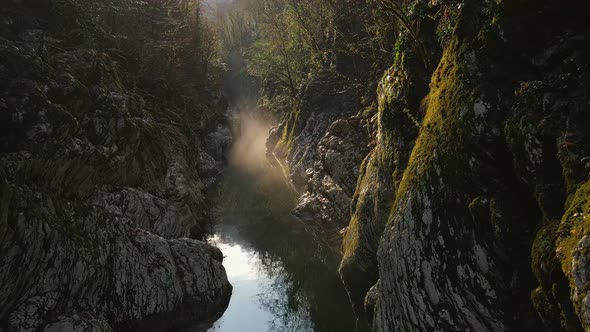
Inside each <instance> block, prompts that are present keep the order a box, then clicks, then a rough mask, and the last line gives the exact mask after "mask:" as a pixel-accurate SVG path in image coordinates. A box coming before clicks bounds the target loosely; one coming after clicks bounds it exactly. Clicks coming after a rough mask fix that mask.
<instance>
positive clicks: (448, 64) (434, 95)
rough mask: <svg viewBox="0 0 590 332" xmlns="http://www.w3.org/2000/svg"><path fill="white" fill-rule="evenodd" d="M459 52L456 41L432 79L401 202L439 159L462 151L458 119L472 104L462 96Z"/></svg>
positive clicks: (447, 50) (401, 188)
mask: <svg viewBox="0 0 590 332" xmlns="http://www.w3.org/2000/svg"><path fill="white" fill-rule="evenodd" d="M459 51H460V50H459V46H458V42H457V41H454V42H453V43H452V44H451V45H450V46H449V47H448V48H447V49H445V52H444V54H443V56H442V58H441V61H440V64H439V66H438V68H437V70H436V71H435V73H434V75H433V77H432V82H431V84H430V93H429V94H428V96H427V97H426V101H425V104H426V105H427V107H426V114H425V117H424V120H423V121H422V127H421V130H420V134H419V136H418V139H417V141H416V144H415V146H414V149H413V151H412V154H411V155H410V159H409V162H408V168H407V169H406V171H405V172H404V176H403V178H402V181H401V183H400V186H399V188H398V200H399V199H400V197H401V196H402V195H399V193H402V192H406V191H407V190H408V188H409V187H410V184H411V183H413V182H414V181H415V179H417V178H420V177H422V176H423V175H424V174H425V173H426V172H427V171H429V170H431V168H432V167H433V165H434V163H433V158H434V157H435V156H436V155H438V156H447V157H449V158H453V156H458V155H459V154H458V153H454V152H453V151H456V150H457V149H459V148H460V146H461V145H462V139H463V137H464V134H463V133H462V131H463V130H464V129H463V128H462V127H464V125H463V126H460V125H459V123H458V122H459V121H458V117H459V112H460V110H461V109H462V108H463V107H462V106H463V105H464V104H465V103H467V102H469V98H466V96H464V93H463V90H464V89H463V86H462V84H463V83H462V82H463V81H464V80H463V79H462V77H461V73H460V65H459V64H458V63H457V56H458V52H459ZM447 166H450V165H447ZM430 174H432V172H430Z"/></svg>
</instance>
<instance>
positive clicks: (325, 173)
mask: <svg viewBox="0 0 590 332" xmlns="http://www.w3.org/2000/svg"><path fill="white" fill-rule="evenodd" d="M358 90H359V89H358V87H357V86H355V84H354V82H352V81H351V80H348V79H347V78H345V77H342V76H339V75H336V74H333V73H330V72H325V73H321V74H319V75H318V77H316V78H314V79H312V81H311V82H309V83H308V85H307V86H306V88H305V90H304V92H303V94H302V97H301V103H300V104H299V105H298V108H297V111H295V112H294V113H290V114H289V118H288V119H286V120H285V121H284V122H282V123H281V124H280V126H279V127H277V128H275V129H273V130H272V131H271V137H270V138H269V140H268V142H267V148H268V151H269V154H270V155H271V158H272V159H273V160H274V161H276V162H278V164H280V165H281V167H283V169H284V170H285V173H286V175H287V178H288V180H289V182H290V183H291V186H292V187H293V189H294V190H295V191H296V192H298V193H299V194H300V198H299V200H298V202H297V206H296V207H295V209H294V211H293V213H294V215H295V216H296V217H298V218H299V219H300V220H302V221H303V222H304V223H305V224H306V227H307V228H308V229H309V230H310V231H311V232H312V233H313V234H314V235H316V236H317V237H318V239H320V240H321V241H325V242H326V243H327V244H328V245H330V246H331V247H333V248H335V250H338V248H339V246H340V244H341V242H342V235H341V231H342V230H343V229H344V228H345V227H346V225H347V224H348V218H349V207H348V206H349V205H350V201H351V198H352V196H353V193H354V188H355V186H356V180H357V178H358V169H359V165H360V163H361V162H362V159H363V158H364V156H365V154H366V153H367V152H368V145H369V133H370V129H369V128H370V127H371V117H372V116H373V114H372V112H371V110H370V109H369V110H365V111H364V112H359V109H360V106H361V104H360V97H359V95H358Z"/></svg>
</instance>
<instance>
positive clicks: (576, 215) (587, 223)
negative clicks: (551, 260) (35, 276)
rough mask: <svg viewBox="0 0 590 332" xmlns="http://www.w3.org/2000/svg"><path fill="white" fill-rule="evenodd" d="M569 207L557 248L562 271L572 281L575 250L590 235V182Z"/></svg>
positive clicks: (571, 200) (571, 199)
mask: <svg viewBox="0 0 590 332" xmlns="http://www.w3.org/2000/svg"><path fill="white" fill-rule="evenodd" d="M567 206H568V208H567V210H566V212H565V214H564V216H563V219H562V220H561V224H560V226H559V231H558V232H559V239H558V241H557V246H558V251H559V253H560V257H559V258H560V261H561V266H562V269H563V271H564V273H565V274H566V276H568V277H569V278H570V280H571V267H572V259H573V257H572V255H573V251H574V248H575V246H576V245H577V244H578V242H579V241H580V240H581V239H582V237H584V236H588V235H590V181H588V182H586V183H585V184H583V185H581V186H580V188H579V189H578V190H577V191H576V193H575V194H573V195H572V196H571V197H570V198H569V199H568V204H567Z"/></svg>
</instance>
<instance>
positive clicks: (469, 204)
mask: <svg viewBox="0 0 590 332" xmlns="http://www.w3.org/2000/svg"><path fill="white" fill-rule="evenodd" d="M407 6H408V7H407V11H406V12H407V17H406V19H407V20H409V22H413V23H414V24H413V25H409V27H410V28H411V27H413V26H417V27H420V30H419V31H412V33H409V32H408V30H407V29H406V28H408V27H406V28H404V29H403V31H402V33H401V34H400V36H399V37H398V44H397V47H396V52H397V53H396V57H395V58H396V59H395V62H394V64H393V65H392V66H391V68H390V69H388V70H387V71H386V72H385V74H384V75H383V78H382V79H381V81H380V84H379V88H378V90H377V98H376V99H377V101H378V106H377V107H376V109H377V116H376V123H375V125H374V126H371V125H369V126H367V127H365V128H368V129H369V130H370V132H368V133H367V135H366V136H364V139H365V141H363V144H358V145H357V148H356V149H345V151H352V152H351V153H350V154H347V157H342V156H341V155H340V156H339V157H338V158H340V159H341V160H345V161H346V163H348V162H351V163H354V162H355V161H358V160H361V159H362V158H360V157H359V156H357V154H361V153H363V151H364V150H363V148H364V147H363V148H361V146H366V144H365V142H371V141H373V140H374V144H369V147H370V149H371V150H370V151H369V152H368V153H367V155H366V157H365V158H364V159H363V160H364V161H363V162H362V164H360V165H358V166H356V167H359V166H360V168H359V171H358V174H359V175H358V181H357V186H356V189H355V190H354V191H352V190H349V187H348V186H347V185H346V184H343V183H339V186H340V188H341V189H342V192H339V193H344V194H346V196H347V198H349V199H335V198H333V197H338V196H337V195H335V194H333V191H331V190H330V189H331V188H333V187H335V186H333V183H334V182H336V181H334V179H335V178H338V177H337V176H335V175H334V174H337V172H336V173H334V172H333V171H330V168H329V167H328V168H326V167H325V162H324V161H325V160H326V156H327V155H328V153H327V152H326V150H323V148H322V146H324V145H323V144H321V143H320V141H323V142H325V141H326V140H329V139H330V138H329V137H330V135H329V134H327V135H326V136H324V137H323V138H316V139H311V140H310V137H318V136H321V135H315V136H314V135H311V134H310V133H311V131H310V130H308V131H305V130H299V129H295V130H293V128H298V127H297V125H299V124H297V122H296V121H291V120H289V121H286V122H284V123H283V124H282V125H281V126H280V127H279V128H278V130H277V131H275V132H274V135H275V137H274V138H272V139H271V140H270V142H278V143H277V144H276V145H275V144H270V145H271V147H275V148H274V152H275V155H277V156H278V157H279V159H281V158H282V160H283V161H286V164H288V166H289V170H290V172H289V174H290V178H291V181H292V182H293V183H294V184H295V188H298V189H299V190H300V192H302V193H303V195H302V199H301V202H300V203H301V204H300V206H298V208H297V209H296V213H298V214H299V215H302V216H304V217H305V218H306V219H309V220H315V222H316V223H318V224H319V225H320V226H319V227H322V228H323V229H324V231H325V232H328V233H333V232H334V231H335V229H337V228H338V227H343V226H344V225H345V224H346V223H348V227H347V228H346V234H345V238H344V241H343V246H342V254H343V259H342V262H341V266H340V274H341V276H342V279H343V281H344V283H345V286H346V287H347V289H348V291H349V295H350V298H351V301H352V303H353V305H354V307H355V311H356V312H357V314H359V316H363V315H366V317H367V318H368V319H369V320H370V321H371V322H372V325H373V329H374V330H375V331H523V330H525V331H530V330H535V329H539V330H549V331H582V330H586V331H589V330H590V320H589V319H590V314H589V309H588V308H590V304H589V303H590V300H589V299H590V297H589V296H588V294H587V289H588V285H589V283H588V280H590V279H589V278H590V276H589V274H588V273H589V272H588V271H589V269H588V266H587V265H588V263H587V262H588V257H589V256H588V255H589V254H588V248H589V246H590V244H589V243H590V241H589V240H588V236H589V234H588V232H589V230H588V226H587V224H586V220H587V214H588V213H589V211H588V208H589V206H588V201H589V199H590V198H589V196H588V193H589V191H588V186H589V182H588V181H589V169H588V167H589V166H588V161H589V159H588V156H589V155H590V143H589V142H590V140H589V138H590V108H589V107H588V105H590V104H589V100H590V84H589V83H590V63H589V61H588V59H590V48H589V47H588V45H590V43H589V40H590V28H589V26H588V24H587V23H585V21H584V19H583V18H582V17H581V15H580V14H578V13H579V12H583V7H584V4H583V3H582V2H580V1H576V2H573V3H571V7H570V8H568V10H567V11H563V10H560V9H559V8H560V7H559V5H557V4H554V3H552V2H551V1H528V0H522V1H512V2H506V1H498V2H494V1H485V0H481V1H469V2H459V1H410V2H408V3H407ZM566 12H567V13H566ZM303 98H305V95H303ZM351 104H353V103H351ZM304 114H306V113H305V112H299V113H294V114H292V117H295V118H297V119H311V118H312V117H311V116H308V115H305V116H304V117H302V115H304ZM350 114H354V112H353V111H351V112H347V113H344V114H341V115H340V116H337V117H333V118H330V121H331V122H332V123H333V124H334V125H333V126H336V127H337V126H338V125H337V124H338V123H339V122H341V121H346V120H347V119H349V118H350ZM368 118H370V117H366V118H365V119H368ZM305 121H307V120H304V122H303V123H305ZM291 123H296V124H297V125H295V127H293V126H292V125H291ZM312 123H313V122H312ZM301 127H302V126H301V125H299V128H301ZM313 128H314V129H315V128H320V129H321V131H322V132H329V130H325V129H323V128H327V127H322V126H314V127H313ZM353 132H354V130H350V131H347V133H348V135H350V137H355V138H354V139H353V141H359V142H360V141H361V139H363V138H361V136H358V137H357V136H354V135H355V134H354V133H353ZM359 133H360V132H359ZM336 136H337V135H336ZM298 140H299V141H298ZM310 142H314V143H310ZM315 142H318V143H315ZM285 147H287V148H285ZM310 150H312V151H313V152H311V153H310V152H309V151H310ZM283 151H287V152H288V153H286V154H285V153H282V152H283ZM297 151H304V152H305V154H302V153H298V152H297ZM277 152H278V153H277ZM312 154H315V156H314V157H313V160H316V161H318V162H317V166H316V164H314V163H311V162H305V163H303V165H305V166H304V167H300V165H302V163H301V162H300V161H302V160H306V159H305V158H303V157H301V156H304V155H306V156H309V155H312ZM320 161H321V162H320ZM353 167H354V166H353ZM301 169H305V170H306V171H305V172H303V171H300V170H301ZM326 169H328V171H326ZM353 169H354V168H353ZM295 170H299V171H295ZM316 170H317V171H316ZM302 174H307V177H303V175H302ZM326 174H327V175H328V177H329V179H327V180H326V176H325V175H326ZM354 174H356V169H355V171H354ZM303 178H305V179H306V181H302V180H301V179H303ZM301 183H305V186H303V185H301ZM345 183H350V181H348V180H346V181H345ZM318 184H320V185H319V186H318ZM306 186H307V188H309V189H304V188H305V187H306ZM302 189H303V190H302ZM328 197H329V199H328ZM350 198H352V199H350ZM318 202H319V203H318ZM326 202H332V204H326ZM322 204H324V206H327V207H329V208H324V209H319V208H315V207H316V206H322ZM349 207H350V208H351V212H350V218H349V222H342V221H340V220H342V219H343V217H342V214H345V213H346V212H345V211H346V210H347V209H348V208H349ZM318 211H321V212H318ZM334 211H335V212H334ZM326 220H329V221H330V222H333V223H334V221H335V220H338V221H337V222H335V223H334V224H335V225H338V227H334V225H332V224H330V222H326Z"/></svg>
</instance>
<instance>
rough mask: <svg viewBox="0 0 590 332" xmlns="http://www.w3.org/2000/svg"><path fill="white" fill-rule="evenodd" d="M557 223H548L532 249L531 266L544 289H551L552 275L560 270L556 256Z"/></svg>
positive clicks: (540, 231) (540, 232) (536, 238)
mask: <svg viewBox="0 0 590 332" xmlns="http://www.w3.org/2000/svg"><path fill="white" fill-rule="evenodd" d="M557 228H558V225H557V223H547V224H545V225H544V226H543V227H542V228H541V229H540V230H539V231H538V232H537V235H536V237H535V239H534V241H533V246H532V249H531V266H532V269H533V273H534V274H535V276H536V277H537V280H539V282H540V283H541V285H542V287H543V288H548V287H550V285H551V283H552V282H553V281H552V280H551V275H552V273H553V272H554V271H555V270H556V269H559V268H560V266H559V262H558V260H557V257H556V255H555V248H556V244H555V242H556V240H557Z"/></svg>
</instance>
